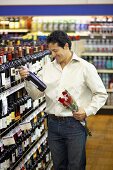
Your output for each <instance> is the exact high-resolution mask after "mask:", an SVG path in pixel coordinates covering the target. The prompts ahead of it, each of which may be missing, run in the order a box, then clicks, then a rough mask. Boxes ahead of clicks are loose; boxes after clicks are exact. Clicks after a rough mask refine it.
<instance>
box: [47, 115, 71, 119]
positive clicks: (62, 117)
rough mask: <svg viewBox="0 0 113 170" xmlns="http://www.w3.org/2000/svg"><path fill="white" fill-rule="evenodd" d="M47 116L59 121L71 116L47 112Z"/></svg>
mask: <svg viewBox="0 0 113 170" xmlns="http://www.w3.org/2000/svg"><path fill="white" fill-rule="evenodd" d="M48 117H50V118H51V119H54V120H60V121H62V120H63V121H64V120H66V119H68V118H72V116H66V117H65V116H56V115H54V114H48Z"/></svg>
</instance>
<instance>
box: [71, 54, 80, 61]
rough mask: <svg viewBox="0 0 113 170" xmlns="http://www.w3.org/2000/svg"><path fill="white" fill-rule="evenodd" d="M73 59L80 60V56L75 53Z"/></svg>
mask: <svg viewBox="0 0 113 170" xmlns="http://www.w3.org/2000/svg"><path fill="white" fill-rule="evenodd" d="M72 60H75V61H80V57H78V56H77V55H76V54H75V53H73V56H72Z"/></svg>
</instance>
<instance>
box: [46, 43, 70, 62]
mask: <svg viewBox="0 0 113 170" xmlns="http://www.w3.org/2000/svg"><path fill="white" fill-rule="evenodd" d="M48 47H49V50H50V51H51V52H52V56H53V57H54V58H55V59H56V61H57V63H58V64H61V63H62V62H64V61H65V60H66V53H67V48H66V45H65V46H64V48H62V47H59V46H58V44H57V43H49V44H48Z"/></svg>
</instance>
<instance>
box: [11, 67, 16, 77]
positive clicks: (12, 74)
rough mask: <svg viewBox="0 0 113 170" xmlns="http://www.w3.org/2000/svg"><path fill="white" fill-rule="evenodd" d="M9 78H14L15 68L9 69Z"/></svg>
mask: <svg viewBox="0 0 113 170" xmlns="http://www.w3.org/2000/svg"><path fill="white" fill-rule="evenodd" d="M11 76H15V68H11Z"/></svg>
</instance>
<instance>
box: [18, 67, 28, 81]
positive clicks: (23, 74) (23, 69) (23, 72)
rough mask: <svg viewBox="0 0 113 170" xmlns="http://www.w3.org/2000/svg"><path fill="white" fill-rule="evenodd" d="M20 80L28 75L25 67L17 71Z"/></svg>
mask: <svg viewBox="0 0 113 170" xmlns="http://www.w3.org/2000/svg"><path fill="white" fill-rule="evenodd" d="M18 71H19V74H20V76H21V78H23V79H25V78H27V76H28V75H29V70H28V68H26V67H21V68H19V69H18Z"/></svg>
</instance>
